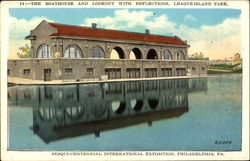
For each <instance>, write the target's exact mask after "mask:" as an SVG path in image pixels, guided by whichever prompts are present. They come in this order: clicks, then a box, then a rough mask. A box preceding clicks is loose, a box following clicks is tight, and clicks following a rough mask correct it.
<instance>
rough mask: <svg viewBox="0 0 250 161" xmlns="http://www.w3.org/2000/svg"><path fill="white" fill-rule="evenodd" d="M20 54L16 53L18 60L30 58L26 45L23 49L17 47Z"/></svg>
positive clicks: (29, 51) (28, 48) (29, 50)
mask: <svg viewBox="0 0 250 161" xmlns="http://www.w3.org/2000/svg"><path fill="white" fill-rule="evenodd" d="M19 50H20V52H17V56H18V57H19V58H31V57H32V56H31V49H30V47H29V45H28V44H25V46H23V47H19Z"/></svg>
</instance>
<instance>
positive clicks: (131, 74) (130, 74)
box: [126, 68, 140, 78]
mask: <svg viewBox="0 0 250 161" xmlns="http://www.w3.org/2000/svg"><path fill="white" fill-rule="evenodd" d="M126 71H127V78H140V68H127V69H126Z"/></svg>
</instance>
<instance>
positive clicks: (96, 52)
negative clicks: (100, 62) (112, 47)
mask: <svg viewBox="0 0 250 161" xmlns="http://www.w3.org/2000/svg"><path fill="white" fill-rule="evenodd" d="M104 57H105V54H104V51H103V49H102V48H101V47H100V46H94V47H92V48H91V49H90V51H89V58H104Z"/></svg>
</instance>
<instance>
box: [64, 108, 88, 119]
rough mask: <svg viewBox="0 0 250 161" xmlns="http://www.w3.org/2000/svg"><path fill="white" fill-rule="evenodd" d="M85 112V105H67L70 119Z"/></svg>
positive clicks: (76, 117) (78, 116)
mask: <svg viewBox="0 0 250 161" xmlns="http://www.w3.org/2000/svg"><path fill="white" fill-rule="evenodd" d="M83 112H84V107H83V106H80V105H78V106H69V107H66V113H67V115H68V116H69V117H70V119H72V120H73V119H79V118H80V117H81V116H82V115H83Z"/></svg>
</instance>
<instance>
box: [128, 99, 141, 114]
mask: <svg viewBox="0 0 250 161" xmlns="http://www.w3.org/2000/svg"><path fill="white" fill-rule="evenodd" d="M130 105H131V108H132V109H133V110H135V111H136V112H139V111H141V109H142V107H143V101H142V100H136V99H132V100H131V101H130Z"/></svg>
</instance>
